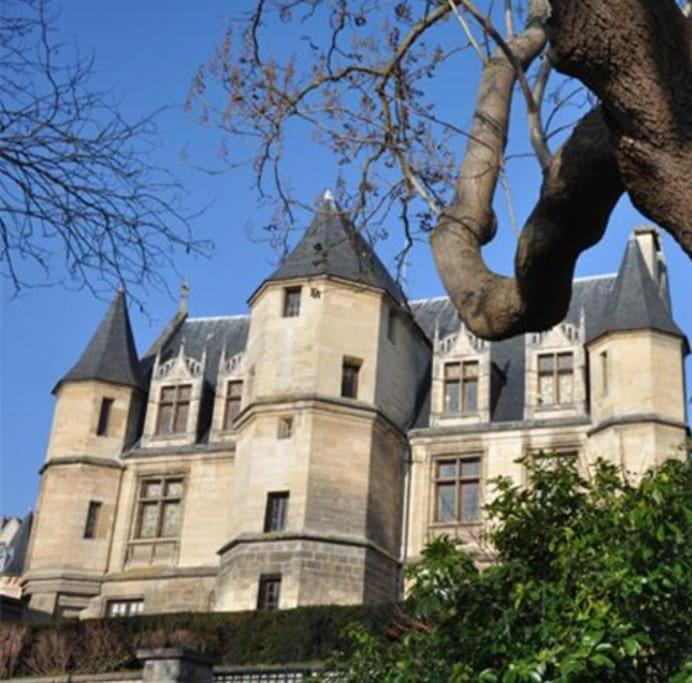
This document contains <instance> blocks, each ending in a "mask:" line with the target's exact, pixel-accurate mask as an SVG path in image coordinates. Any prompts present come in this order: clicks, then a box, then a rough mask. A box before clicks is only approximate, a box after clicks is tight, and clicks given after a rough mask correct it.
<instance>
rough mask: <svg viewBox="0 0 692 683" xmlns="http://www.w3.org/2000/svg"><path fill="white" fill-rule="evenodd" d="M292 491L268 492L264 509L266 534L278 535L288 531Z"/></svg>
mask: <svg viewBox="0 0 692 683" xmlns="http://www.w3.org/2000/svg"><path fill="white" fill-rule="evenodd" d="M290 499H291V492H290V491H268V492H267V502H266V505H265V508H264V533H265V534H270V533H278V532H281V531H285V530H286V525H287V523H288V505H289V502H290Z"/></svg>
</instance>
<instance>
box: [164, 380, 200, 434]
mask: <svg viewBox="0 0 692 683" xmlns="http://www.w3.org/2000/svg"><path fill="white" fill-rule="evenodd" d="M191 394H192V387H191V385H189V384H181V385H178V386H169V387H161V400H160V401H159V415H158V422H157V424H156V433H157V434H183V433H185V431H186V430H187V416H188V413H189V412H190V396H191Z"/></svg>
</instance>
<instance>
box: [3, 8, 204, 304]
mask: <svg viewBox="0 0 692 683" xmlns="http://www.w3.org/2000/svg"><path fill="white" fill-rule="evenodd" d="M53 20H54V18H53V17H52V16H51V15H49V13H48V8H47V5H46V3H45V2H43V1H42V0H39V1H38V2H33V1H32V0H8V2H6V3H5V5H4V6H3V12H2V13H0V47H1V48H2V52H3V60H2V67H0V263H1V264H2V273H3V275H4V276H5V277H6V278H8V279H9V281H10V283H11V285H12V287H13V288H14V290H15V292H18V291H19V290H21V289H23V288H25V287H32V286H39V285H40V286H45V285H50V284H54V283H62V284H64V285H66V286H70V287H76V288H82V287H86V288H88V289H90V290H92V291H94V292H97V291H99V290H112V289H113V288H114V287H115V286H124V287H128V288H130V289H132V288H136V287H138V286H141V285H146V284H156V285H165V279H164V277H163V274H162V271H163V270H165V269H166V268H170V267H172V266H173V257H174V254H175V252H176V251H178V250H182V251H184V252H190V251H194V252H198V253H204V252H205V251H206V250H207V249H208V245H207V244H206V243H204V242H201V241H197V240H195V239H194V238H193V237H192V234H191V230H190V226H189V223H188V216H187V215H186V212H185V211H184V208H183V206H182V204H181V202H180V188H179V186H178V184H177V183H176V181H175V180H174V179H173V178H172V177H171V176H170V175H169V174H167V173H166V172H164V171H161V170H160V169H158V168H156V167H155V166H153V165H151V164H150V163H149V162H148V161H147V156H148V152H149V151H150V149H151V147H152V145H153V144H154V142H155V137H154V135H155V125H154V117H153V116H149V117H146V118H144V119H141V120H139V121H137V122H135V123H128V122H126V121H125V120H123V119H122V118H121V117H120V115H119V113H118V111H117V110H116V109H115V107H114V106H112V105H111V104H109V103H108V101H107V98H106V96H104V95H103V94H101V93H98V92H94V91H93V90H91V89H90V88H89V76H90V73H91V68H92V63H91V61H90V60H84V59H79V58H77V59H76V61H73V62H71V63H65V62H64V61H63V60H62V59H59V58H58V49H59V47H60V46H59V45H56V44H54V43H53V42H52V40H51V30H52V22H53Z"/></svg>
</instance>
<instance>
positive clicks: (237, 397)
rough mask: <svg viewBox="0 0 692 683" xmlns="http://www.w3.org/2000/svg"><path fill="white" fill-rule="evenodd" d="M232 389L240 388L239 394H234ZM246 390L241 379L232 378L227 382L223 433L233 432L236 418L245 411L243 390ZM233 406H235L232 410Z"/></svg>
mask: <svg viewBox="0 0 692 683" xmlns="http://www.w3.org/2000/svg"><path fill="white" fill-rule="evenodd" d="M231 387H238V388H239V392H238V393H235V394H232V393H231ZM244 388H245V384H244V381H243V380H242V379H240V378H231V379H228V380H226V395H225V396H224V408H223V424H222V429H223V431H231V430H232V429H233V423H234V421H235V418H236V417H238V415H240V412H241V411H242V409H243V389H244ZM231 406H234V407H233V408H231Z"/></svg>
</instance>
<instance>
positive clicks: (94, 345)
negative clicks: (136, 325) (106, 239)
mask: <svg viewBox="0 0 692 683" xmlns="http://www.w3.org/2000/svg"><path fill="white" fill-rule="evenodd" d="M82 380H101V381H103V382H112V383H113V384H123V385H125V386H133V387H138V386H141V383H142V379H141V374H140V369H139V360H138V358H137V349H136V347H135V341H134V337H133V335H132V327H131V326H130V316H129V315H128V312H127V304H126V302H125V295H124V293H123V292H120V291H119V292H118V293H117V294H116V295H115V298H114V299H113V301H112V303H111V305H110V306H109V307H108V310H107V311H106V315H105V316H104V317H103V319H102V320H101V322H100V323H99V326H98V327H97V328H96V332H95V333H94V336H93V337H92V338H91V341H90V342H89V344H88V345H87V347H86V349H84V352H83V353H82V355H81V357H80V358H79V360H78V361H77V363H76V364H75V365H74V367H73V368H72V369H71V370H70V371H69V372H68V373H67V374H66V375H65V376H64V377H63V378H62V379H61V380H60V381H59V382H58V384H57V385H56V387H55V388H56V389H57V388H58V386H59V385H60V384H62V383H63V382H77V381H82Z"/></svg>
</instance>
